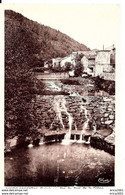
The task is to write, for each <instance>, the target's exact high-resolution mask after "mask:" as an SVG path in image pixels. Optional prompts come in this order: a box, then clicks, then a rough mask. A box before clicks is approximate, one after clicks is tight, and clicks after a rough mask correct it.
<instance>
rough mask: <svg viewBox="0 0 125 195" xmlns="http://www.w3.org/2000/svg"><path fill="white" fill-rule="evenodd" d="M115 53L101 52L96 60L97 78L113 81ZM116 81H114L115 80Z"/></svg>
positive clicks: (110, 51)
mask: <svg viewBox="0 0 125 195" xmlns="http://www.w3.org/2000/svg"><path fill="white" fill-rule="evenodd" d="M114 74H115V53H114V51H112V50H100V51H98V52H97V56H96V58H95V76H100V77H102V78H105V79H108V78H109V79H110V78H111V77H112V78H111V79H113V77H114V76H115V75H114ZM113 80H114V79H113Z"/></svg>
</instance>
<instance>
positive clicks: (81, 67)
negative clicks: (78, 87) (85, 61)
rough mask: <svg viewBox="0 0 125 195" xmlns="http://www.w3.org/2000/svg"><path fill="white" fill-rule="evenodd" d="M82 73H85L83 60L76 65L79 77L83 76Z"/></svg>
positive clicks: (76, 74)
mask: <svg viewBox="0 0 125 195" xmlns="http://www.w3.org/2000/svg"><path fill="white" fill-rule="evenodd" d="M82 73H83V66H82V64H81V62H80V61H78V62H77V64H76V66H75V71H74V74H75V76H76V77H78V76H81V75H82Z"/></svg>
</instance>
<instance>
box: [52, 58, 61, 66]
mask: <svg viewBox="0 0 125 195" xmlns="http://www.w3.org/2000/svg"><path fill="white" fill-rule="evenodd" d="M61 60H62V58H60V57H59V58H52V67H53V68H55V67H59V66H60V62H61Z"/></svg>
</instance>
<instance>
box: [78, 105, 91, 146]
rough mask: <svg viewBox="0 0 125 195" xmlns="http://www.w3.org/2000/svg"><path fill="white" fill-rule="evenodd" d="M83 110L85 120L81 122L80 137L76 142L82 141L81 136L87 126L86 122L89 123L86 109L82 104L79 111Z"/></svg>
mask: <svg viewBox="0 0 125 195" xmlns="http://www.w3.org/2000/svg"><path fill="white" fill-rule="evenodd" d="M83 110H84V113H85V122H84V124H83V128H82V131H81V134H80V139H79V140H78V141H77V142H78V143H84V142H85V141H84V139H83V136H84V134H85V131H86V129H87V127H88V123H89V118H88V111H87V109H86V108H85V107H84V106H83V105H82V106H81V110H80V112H82V111H83Z"/></svg>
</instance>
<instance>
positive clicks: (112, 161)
mask: <svg viewBox="0 0 125 195" xmlns="http://www.w3.org/2000/svg"><path fill="white" fill-rule="evenodd" d="M2 15H3V21H4V22H3V23H4V24H3V26H4V29H3V35H4V75H5V79H4V92H5V96H4V104H5V108H4V162H3V164H4V174H3V177H4V186H5V187H8V186H9V187H24V186H25V187H30V186H33V187H65V188H67V187H80V188H81V187H83V188H84V187H102V188H103V187H105V188H106V187H110V188H115V187H116V188H119V189H120V190H122V188H123V186H121V187H118V183H119V182H118V180H119V179H118V177H116V176H117V174H118V170H117V168H116V165H117V162H118V161H117V160H118V157H119V153H118V151H119V150H118V149H117V143H118V138H117V136H118V133H117V131H118V129H117V126H118V125H117V120H116V119H117V114H116V112H117V105H116V100H117V94H116V91H117V90H116V89H117V87H118V86H117V78H118V76H119V73H118V72H119V70H118V69H119V68H118V65H119V56H120V55H119V53H120V5H119V4H83V3H74V4H73V3H72V4H71V3H69V4H67V3H63V4H56V3H55V4H54V3H52V4H6V5H4V8H3V9H2ZM119 181H120V180H119ZM122 192H123V191H120V193H122Z"/></svg>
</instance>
